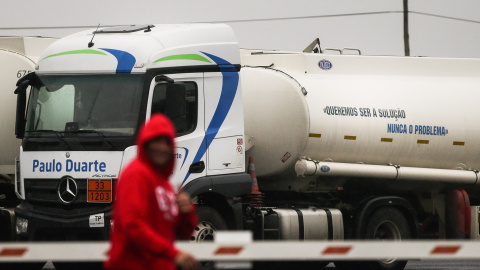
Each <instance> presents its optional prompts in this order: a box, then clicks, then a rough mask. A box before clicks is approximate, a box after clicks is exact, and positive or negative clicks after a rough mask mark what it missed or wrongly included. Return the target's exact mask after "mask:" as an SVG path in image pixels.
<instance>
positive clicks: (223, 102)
mask: <svg viewBox="0 0 480 270" xmlns="http://www.w3.org/2000/svg"><path fill="white" fill-rule="evenodd" d="M202 53H203V54H205V55H206V56H208V57H209V58H210V59H212V60H213V61H214V62H215V63H216V64H217V65H218V66H219V67H220V72H222V76H223V78H222V93H221V94H220V99H219V101H218V105H217V108H216V109H215V113H214V114H213V117H212V121H211V122H210V124H209V125H208V128H207V131H206V132H205V137H203V140H202V143H201V144H200V147H199V148H198V151H197V154H196V155H195V157H194V158H193V161H192V164H193V163H195V162H198V161H200V160H201V159H202V157H203V155H205V152H207V149H208V147H209V146H210V144H211V143H212V141H213V139H214V138H215V136H216V135H217V133H218V130H219V129H220V127H221V126H222V124H223V121H225V118H226V117H227V114H228V112H229V111H230V108H231V107H232V104H233V100H234V99H235V94H236V93H237V88H238V79H239V78H238V72H237V69H236V68H235V66H234V65H232V64H231V63H230V62H228V61H226V60H225V59H222V58H220V57H217V56H215V55H211V54H209V53H206V52H202ZM189 176H190V173H189V172H188V173H187V175H186V176H185V179H183V182H182V185H183V184H184V183H185V181H187V179H188V177H189Z"/></svg>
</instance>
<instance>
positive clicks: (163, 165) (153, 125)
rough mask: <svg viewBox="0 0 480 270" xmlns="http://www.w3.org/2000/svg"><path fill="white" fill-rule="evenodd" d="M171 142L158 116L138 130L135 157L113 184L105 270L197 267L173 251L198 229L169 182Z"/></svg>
mask: <svg viewBox="0 0 480 270" xmlns="http://www.w3.org/2000/svg"><path fill="white" fill-rule="evenodd" d="M174 138H175V129H174V127H173V125H172V123H171V122H170V120H169V119H168V118H167V117H165V116H163V115H160V114H157V115H154V116H152V118H151V119H150V121H148V122H147V123H146V124H145V126H144V127H143V128H142V129H141V130H140V132H139V135H138V139H137V146H138V150H137V157H136V158H135V159H134V160H133V161H132V162H131V163H130V164H128V166H127V167H126V168H125V169H124V170H123V171H122V172H121V174H120V177H119V179H118V181H117V184H116V195H115V196H116V197H115V201H114V205H113V210H114V214H113V215H114V222H113V228H112V232H111V236H110V238H111V239H110V241H111V249H110V252H109V258H108V260H107V261H106V262H105V264H104V267H105V268H106V269H115V270H116V269H118V270H120V269H139V270H140V269H141V270H143V269H162V270H170V269H172V270H173V269H175V268H176V267H179V268H182V269H184V270H190V269H196V268H198V262H197V260H196V259H195V258H194V257H193V256H192V255H191V254H189V253H186V252H182V251H180V250H178V249H177V248H175V246H174V241H175V239H188V238H189V237H190V236H191V234H192V232H193V229H194V227H195V226H196V225H197V216H196V209H195V206H194V205H193V204H192V203H191V200H190V197H189V195H188V194H186V193H185V192H180V193H179V194H178V195H175V192H174V190H173V188H172V185H171V184H170V182H169V180H168V179H169V176H170V174H171V173H172V170H173V168H174V162H175V159H174V152H173V149H175V143H174Z"/></svg>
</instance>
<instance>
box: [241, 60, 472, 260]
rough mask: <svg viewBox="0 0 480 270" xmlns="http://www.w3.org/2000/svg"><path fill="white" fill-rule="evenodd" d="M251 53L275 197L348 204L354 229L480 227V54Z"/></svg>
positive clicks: (461, 233)
mask: <svg viewBox="0 0 480 270" xmlns="http://www.w3.org/2000/svg"><path fill="white" fill-rule="evenodd" d="M242 64H243V65H244V66H243V68H242V70H241V72H240V73H241V76H242V81H241V82H242V90H243V104H244V115H245V137H246V140H247V141H250V144H251V145H250V148H248V147H247V149H248V151H247V152H246V156H250V157H254V160H255V169H256V177H257V178H258V179H257V180H258V185H259V189H260V190H261V191H263V192H264V193H265V196H266V198H264V199H263V203H264V204H265V205H266V206H271V207H295V208H302V207H304V208H305V207H312V206H313V207H316V208H325V207H331V208H334V209H340V210H341V211H342V214H343V226H344V237H345V238H347V239H396V240H400V239H406V238H437V239H438V238H457V239H462V238H464V239H465V238H470V237H471V238H477V239H478V226H479V224H478V206H473V205H479V199H480V198H479V195H480V189H479V186H478V168H480V159H479V156H478V153H479V152H480V145H479V141H478V140H479V139H478V138H479V137H480V130H479V129H478V122H479V119H478V115H479V113H480V109H479V108H478V106H476V100H477V99H478V97H479V95H480V92H479V91H478V90H480V77H479V75H478V74H480V61H479V60H476V59H430V58H403V57H367V56H360V55H359V56H353V55H322V54H313V53H307V54H305V53H304V54H301V53H286V52H274V51H244V52H243V53H242ZM452 67H455V68H452ZM461 97H465V98H461ZM467 97H468V98H467ZM257 201H258V199H257ZM253 202H255V200H254V201H253ZM471 205H472V207H471ZM272 211H275V210H272ZM305 230H306V228H305ZM474 232H475V233H474ZM405 263H406V262H400V261H395V260H394V259H388V260H384V261H380V262H363V263H358V262H357V263H355V264H352V263H341V262H339V263H338V267H339V268H342V269H343V268H348V267H361V266H365V264H366V265H367V268H369V269H402V268H403V266H404V265H405Z"/></svg>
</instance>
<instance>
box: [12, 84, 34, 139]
mask: <svg viewBox="0 0 480 270" xmlns="http://www.w3.org/2000/svg"><path fill="white" fill-rule="evenodd" d="M29 85H30V81H29V80H24V81H22V82H21V83H20V84H18V87H17V89H15V94H17V114H16V121H15V135H16V136H17V138H19V139H22V138H23V136H24V135H25V108H26V105H27V88H28V86H29Z"/></svg>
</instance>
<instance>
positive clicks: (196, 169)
mask: <svg viewBox="0 0 480 270" xmlns="http://www.w3.org/2000/svg"><path fill="white" fill-rule="evenodd" d="M203 170H205V162H203V161H198V162H195V163H192V165H190V168H189V169H188V172H189V173H201V172H203Z"/></svg>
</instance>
